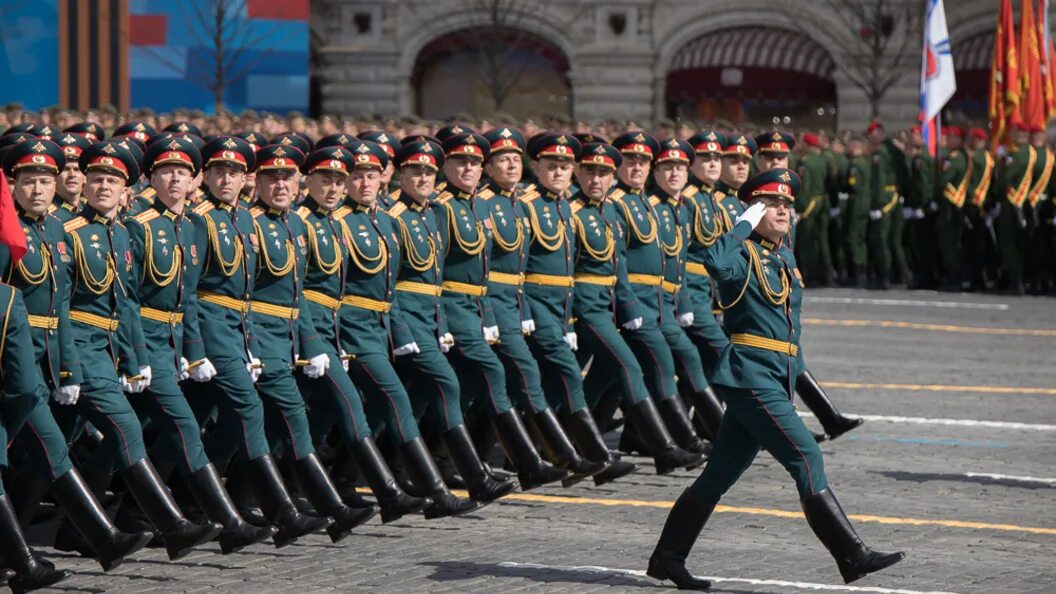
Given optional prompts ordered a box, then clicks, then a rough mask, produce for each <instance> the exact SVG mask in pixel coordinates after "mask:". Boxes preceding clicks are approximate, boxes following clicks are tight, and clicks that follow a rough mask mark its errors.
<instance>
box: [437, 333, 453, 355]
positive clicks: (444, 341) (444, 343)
mask: <svg viewBox="0 0 1056 594" xmlns="http://www.w3.org/2000/svg"><path fill="white" fill-rule="evenodd" d="M439 342H440V352H441V353H446V352H447V351H450V350H451V347H453V346H454V345H455V337H454V336H451V333H450V332H445V333H444V335H443V336H441V337H440V341H439Z"/></svg>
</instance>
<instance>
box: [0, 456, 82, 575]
mask: <svg viewBox="0 0 1056 594" xmlns="http://www.w3.org/2000/svg"><path fill="white" fill-rule="evenodd" d="M4 445H5V446H6V445H7V444H4ZM0 561H2V562H3V565H5V566H6V567H7V568H9V569H11V570H12V571H14V576H13V577H11V578H9V579H8V582H7V585H8V587H10V588H11V591H12V592H15V593H20V592H29V591H31V590H39V589H41V588H47V587H48V586H53V585H55V584H57V583H59V582H61V581H62V580H64V579H66V578H68V577H70V575H72V574H71V573H70V572H68V571H66V570H64V569H55V566H53V565H52V564H50V563H48V562H46V561H44V560H42V559H39V558H38V557H37V555H36V553H34V552H33V551H32V550H31V549H30V548H29V544H28V543H27V542H26V537H25V535H24V534H22V527H21V526H19V524H18V517H17V516H16V515H15V509H14V508H13V507H12V506H11V500H10V499H8V498H7V495H0Z"/></svg>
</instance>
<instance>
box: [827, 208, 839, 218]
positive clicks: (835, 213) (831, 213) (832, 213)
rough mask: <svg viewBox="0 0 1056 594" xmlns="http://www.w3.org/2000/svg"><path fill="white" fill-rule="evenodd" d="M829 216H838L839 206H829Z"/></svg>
mask: <svg viewBox="0 0 1056 594" xmlns="http://www.w3.org/2000/svg"><path fill="white" fill-rule="evenodd" d="M829 216H830V217H838V216H840V207H839V206H837V207H834V208H830V209H829Z"/></svg>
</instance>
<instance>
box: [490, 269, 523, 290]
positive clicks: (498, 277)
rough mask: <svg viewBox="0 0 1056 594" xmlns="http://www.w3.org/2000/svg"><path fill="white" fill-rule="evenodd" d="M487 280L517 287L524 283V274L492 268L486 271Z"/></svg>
mask: <svg viewBox="0 0 1056 594" xmlns="http://www.w3.org/2000/svg"><path fill="white" fill-rule="evenodd" d="M488 280H489V281H491V282H493V283H496V284H499V285H513V286H515V287H519V286H521V285H522V284H524V275H523V274H510V273H508V272H495V271H494V270H493V271H491V272H489V273H488Z"/></svg>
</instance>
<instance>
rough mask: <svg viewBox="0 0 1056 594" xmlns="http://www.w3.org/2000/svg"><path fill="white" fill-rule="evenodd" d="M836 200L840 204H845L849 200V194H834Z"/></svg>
mask: <svg viewBox="0 0 1056 594" xmlns="http://www.w3.org/2000/svg"><path fill="white" fill-rule="evenodd" d="M836 199H837V200H839V201H840V202H846V201H848V200H850V199H851V193H850V192H836Z"/></svg>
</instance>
